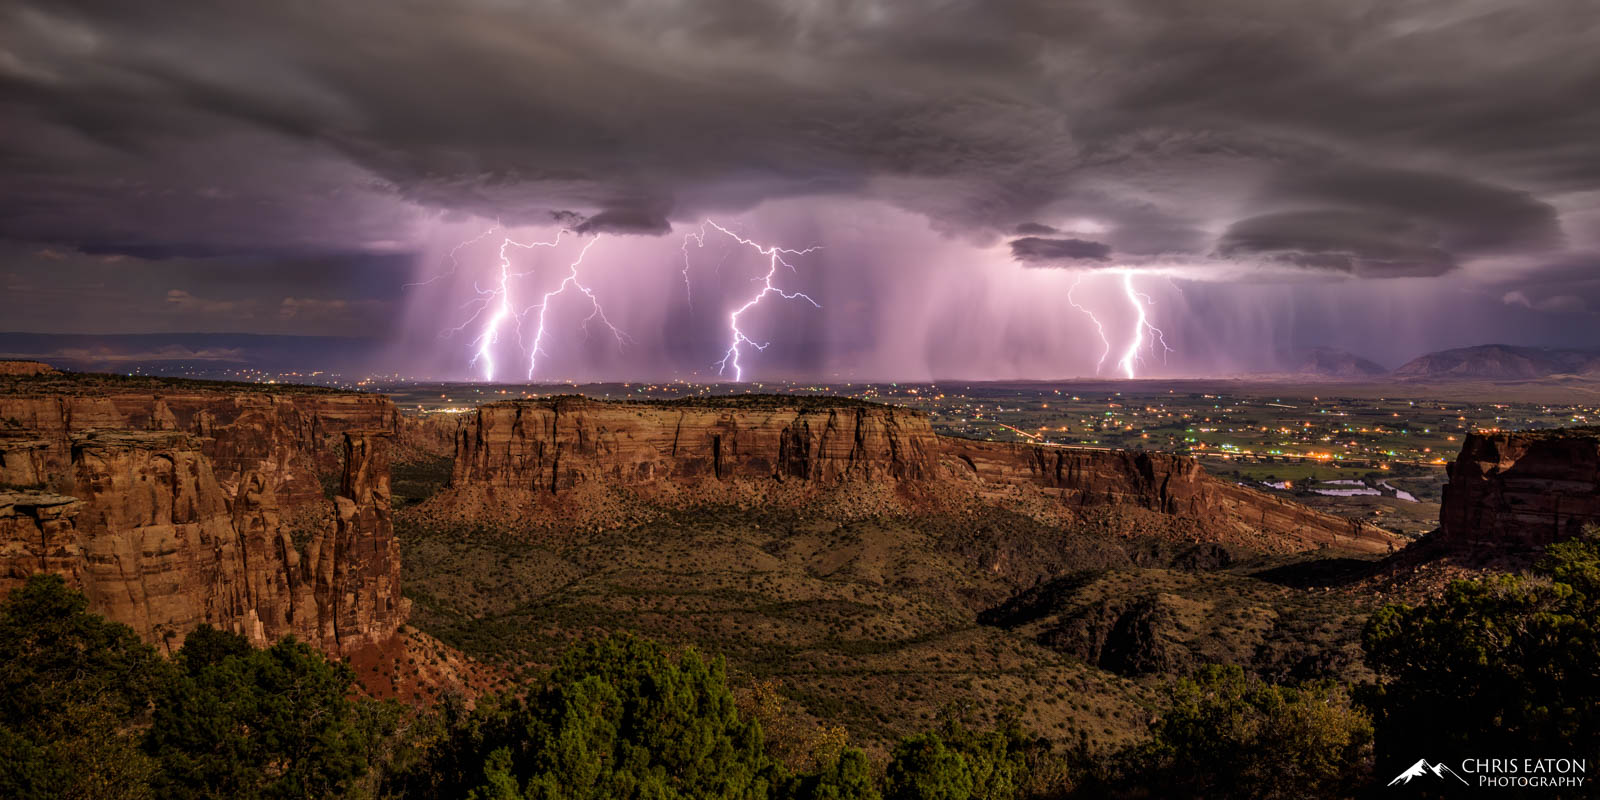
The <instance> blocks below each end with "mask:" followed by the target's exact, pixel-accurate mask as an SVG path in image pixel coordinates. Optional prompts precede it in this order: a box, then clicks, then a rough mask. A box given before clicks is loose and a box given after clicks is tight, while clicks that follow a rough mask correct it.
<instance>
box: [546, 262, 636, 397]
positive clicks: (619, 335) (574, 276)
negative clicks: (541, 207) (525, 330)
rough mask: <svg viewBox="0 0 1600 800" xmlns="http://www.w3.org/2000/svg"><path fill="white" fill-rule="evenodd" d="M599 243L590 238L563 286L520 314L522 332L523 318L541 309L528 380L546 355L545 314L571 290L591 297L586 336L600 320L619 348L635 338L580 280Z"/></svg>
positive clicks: (585, 325)
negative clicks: (591, 251) (585, 262)
mask: <svg viewBox="0 0 1600 800" xmlns="http://www.w3.org/2000/svg"><path fill="white" fill-rule="evenodd" d="M558 238H559V237H558ZM599 241H600V236H599V234H596V235H595V237H594V238H593V239H590V240H589V241H588V243H587V244H585V245H584V246H583V249H582V250H580V251H578V257H577V258H576V259H574V260H573V262H572V264H571V266H570V267H569V268H568V272H567V277H566V278H564V279H562V281H561V283H560V284H558V285H557V286H556V288H554V289H552V290H550V291H548V292H545V294H544V297H543V298H542V299H540V300H539V302H538V303H537V304H535V305H532V306H529V307H528V308H526V309H524V310H523V312H522V314H519V315H518V317H517V319H518V328H519V330H520V328H521V319H522V317H524V316H527V314H528V312H529V311H532V310H534V309H535V308H537V309H539V328H538V330H536V331H535V332H534V334H533V345H532V347H530V348H529V349H528V380H533V370H534V368H535V367H537V366H538V365H539V354H540V353H542V352H544V332H545V325H544V318H545V314H546V313H547V312H549V310H550V302H551V301H552V300H554V299H555V298H556V297H558V296H560V295H561V294H563V293H565V292H566V291H567V289H569V288H571V289H577V290H578V291H579V292H582V293H583V296H584V297H587V298H589V305H590V306H591V308H590V311H589V316H587V317H584V318H583V331H584V334H585V335H587V334H588V332H589V323H590V322H593V321H594V320H596V319H598V320H600V323H601V324H603V325H605V326H606V327H607V328H609V329H610V330H611V335H612V336H614V337H616V340H617V346H618V347H621V346H623V345H624V344H627V343H628V342H630V341H632V339H630V338H629V337H628V334H626V333H623V332H622V331H621V330H620V329H619V328H617V326H615V325H612V324H611V320H609V319H606V312H605V309H603V308H601V307H600V299H599V298H597V297H595V295H594V292H593V291H592V290H590V289H589V287H587V286H584V285H583V284H582V283H581V282H580V281H579V278H578V267H580V266H582V265H583V257H584V256H586V255H588V254H589V248H591V247H594V246H595V243H596V242H599Z"/></svg>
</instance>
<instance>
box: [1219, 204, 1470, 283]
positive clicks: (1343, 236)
mask: <svg viewBox="0 0 1600 800" xmlns="http://www.w3.org/2000/svg"><path fill="white" fill-rule="evenodd" d="M1438 238H1439V236H1438V232H1437V231H1435V230H1432V229H1430V228H1428V227H1426V226H1422V225H1418V224H1416V223H1413V222H1410V221H1407V220H1405V219H1403V218H1397V217H1393V216H1386V215H1383V214H1378V213H1373V212H1368V211H1327V210H1323V211H1287V212H1283V213H1278V214H1264V215H1262V216H1259V217H1251V218H1250V219H1246V220H1241V221H1239V222H1236V223H1234V224H1233V225H1232V226H1231V227H1229V228H1228V231H1227V233H1225V234H1224V235H1223V237H1222V240H1221V242H1220V243H1219V244H1218V248H1217V250H1218V252H1219V253H1220V254H1221V255H1222V256H1223V257H1225V258H1252V257H1261V258H1265V259H1267V260H1271V261H1277V262H1280V263H1283V264H1287V265H1290V266H1295V267H1304V268H1306V269H1312V270H1331V271H1335V272H1343V273H1348V274H1351V275H1358V276H1363V277H1376V278H1399V277H1417V276H1431V275H1442V274H1444V273H1446V272H1449V271H1450V270H1451V269H1454V268H1455V266H1456V264H1455V260H1454V259H1453V258H1452V257H1451V255H1450V254H1449V253H1447V252H1445V251H1443V250H1440V249H1439V248H1438V247H1436V246H1435V243H1436V242H1437V241H1438Z"/></svg>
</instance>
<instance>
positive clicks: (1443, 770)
mask: <svg viewBox="0 0 1600 800" xmlns="http://www.w3.org/2000/svg"><path fill="white" fill-rule="evenodd" d="M1424 775H1432V776H1433V777H1435V778H1438V779H1439V780H1444V776H1446V775H1449V776H1450V777H1452V778H1455V779H1456V780H1458V781H1461V785H1463V786H1471V785H1472V784H1470V783H1467V779H1466V778H1463V777H1461V776H1460V775H1459V774H1457V773H1456V771H1455V770H1453V769H1451V768H1449V767H1447V766H1445V765H1444V764H1429V763H1428V759H1426V758H1419V759H1417V763H1415V764H1412V765H1411V766H1409V767H1407V768H1406V771H1405V772H1402V773H1400V774H1399V775H1396V776H1394V780H1392V781H1389V785H1390V786H1393V785H1395V784H1397V783H1400V784H1405V783H1410V782H1411V779H1412V778H1420V777H1422V776H1424Z"/></svg>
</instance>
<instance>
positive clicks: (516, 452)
mask: <svg viewBox="0 0 1600 800" xmlns="http://www.w3.org/2000/svg"><path fill="white" fill-rule="evenodd" d="M934 439H935V436H934V434H933V431H932V429H931V428H929V427H928V426H927V424H926V420H921V419H918V418H914V417H911V416H909V415H907V414H905V413H904V412H901V411H898V410H896V409H892V408H887V407H882V408H875V407H867V406H861V407H842V408H807V409H801V408H798V407H789V408H784V407H776V408H760V409H748V410H746V409H732V408H721V407H716V406H684V407H673V406H666V405H629V404H623V403H598V402H593V401H588V400H582V399H576V398H562V399H559V400H555V401H547V402H540V401H512V402H506V403H491V404H488V405H485V406H481V407H479V408H478V409H477V410H476V411H474V412H472V413H471V414H470V415H468V418H467V419H466V420H465V424H463V425H462V426H461V428H460V430H459V431H458V433H457V441H456V461H455V470H454V476H453V482H454V483H455V484H457V485H474V484H476V485H484V486H489V487H502V488H513V489H529V490H534V491H542V492H549V493H556V492H560V491H561V490H563V489H570V488H573V487H575V486H577V485H579V484H582V483H588V482H597V481H605V482H609V483H611V484H613V485H636V484H650V483H656V482H661V481H673V480H691V481H692V480H697V479H701V478H712V479H716V480H730V479H734V478H760V479H768V478H771V479H776V480H786V479H795V480H802V481H817V482H824V483H829V482H839V481H842V480H845V479H850V478H859V479H862V480H873V479H884V480H916V479H922V478H930V477H933V475H934V462H933V458H932V453H933V451H935V450H936V449H937V444H936V442H935V441H934Z"/></svg>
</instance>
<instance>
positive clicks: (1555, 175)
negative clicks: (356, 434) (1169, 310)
mask: <svg viewBox="0 0 1600 800" xmlns="http://www.w3.org/2000/svg"><path fill="white" fill-rule="evenodd" d="M1597 39H1600V5H1597V4H1596V3H1594V2H1593V0H1548V1H1547V2H1541V3H1537V4H1527V3H1516V2H1513V1H1512V0H1406V2H1394V3H1381V2H1370V1H1369V0H1357V2H1350V0H1298V1H1297V2H1294V3H1284V2H1273V1H1272V0H1211V2H1206V3H1200V4H1184V3H1173V2H1170V0H1065V2H1062V1H1060V0H996V1H994V2H977V0H956V2H950V3H944V4H941V5H940V7H939V11H938V13H928V11H927V9H926V8H925V7H924V6H923V5H921V4H916V3H911V2H906V1H905V0H870V1H869V2H866V3H838V2H832V1H831V0H824V2H814V3H803V4H795V3H792V2H788V1H787V0H709V1H708V2H698V3H691V4H678V3H641V2H621V1H620V0H582V1H581V2H580V0H542V1H541V2H536V3H531V4H516V3H500V2H489V1H488V0H466V2H460V3H435V2H420V3H401V4H395V3H382V2H378V0H350V1H349V2H342V3H337V4H298V3H287V4H285V3H259V2H246V1H245V0H218V1H217V2H212V3H205V4H188V5H184V6H182V7H176V6H163V7H162V8H160V9H152V8H149V7H147V6H143V5H138V4H128V3H117V2H111V0H49V1H48V2H46V0H0V185H4V186H5V191H4V192H0V240H10V241H11V242H12V243H13V244H7V243H6V242H0V245H5V246H7V247H15V249H16V250H18V251H19V252H24V251H25V252H35V251H38V250H39V249H41V248H46V247H48V248H50V249H51V250H52V251H61V252H69V253H72V252H75V253H78V254H80V255H81V254H82V253H90V254H96V255H97V256H118V255H128V256H136V257H137V258H130V259H129V261H130V262H134V261H137V262H138V264H137V266H138V267H139V268H140V269H152V266H151V265H152V264H156V263H160V262H175V263H176V262H182V263H185V264H187V263H188V262H190V261H195V260H206V259H210V260H215V261H218V262H226V263H227V264H239V263H243V262H246V261H248V262H249V263H251V264H257V265H262V266H260V267H259V271H261V272H263V273H269V274H268V275H267V276H265V277H251V278H249V279H248V280H250V281H253V282H252V283H251V284H250V286H249V287H248V292H249V293H252V294H254V295H255V297H256V299H258V300H259V301H260V302H259V304H257V305H255V306H251V308H253V309H254V310H255V313H254V315H253V317H252V318H253V319H255V320H258V321H261V324H267V323H268V322H271V323H272V324H286V323H285V320H284V313H285V312H284V311H283V306H282V305H281V301H282V300H283V299H284V298H291V299H294V301H295V302H294V303H292V304H291V306H290V308H291V309H292V311H293V313H292V314H291V315H289V316H290V320H302V319H304V318H306V317H309V316H312V315H314V314H315V313H317V312H325V313H324V314H323V315H324V316H325V317H327V318H328V320H329V322H328V324H329V325H330V326H333V325H335V324H336V322H337V320H338V317H339V314H338V312H342V311H350V310H351V309H354V310H357V311H358V310H360V309H361V308H364V306H359V305H357V306H350V307H348V308H346V309H341V308H339V307H338V306H336V305H332V303H335V302H336V301H338V300H339V299H345V300H350V301H359V300H362V299H372V298H370V297H369V296H368V294H369V293H370V291H371V290H370V287H371V286H375V285H398V281H395V280H393V277H392V276H386V275H379V274H377V271H376V270H369V269H368V268H366V267H352V266H350V265H351V264H352V263H355V262H356V259H355V255H356V254H366V255H373V254H376V255H383V256H402V257H410V256H414V255H415V254H417V253H419V252H424V251H428V247H430V246H432V245H433V244H436V243H434V242H431V241H423V240H424V239H426V237H427V235H428V232H429V231H435V232H436V229H435V228H430V226H433V225H435V224H436V223H440V222H441V221H442V222H459V221H464V220H477V219H478V218H481V219H482V220H494V221H498V222H499V223H500V224H502V225H504V226H507V227H511V226H517V225H523V224H529V225H541V226H548V225H551V224H552V223H554V224H557V225H561V226H564V227H570V228H573V229H575V230H582V231H586V232H608V233H629V234H641V235H646V236H648V235H655V234H663V233H666V232H668V231H670V230H672V229H673V227H674V226H675V225H676V226H677V227H679V228H682V227H683V226H684V224H685V223H689V222H691V221H696V220H698V219H700V218H702V217H704V216H707V215H723V214H738V213H744V212H750V213H753V214H759V213H761V212H760V210H761V209H763V208H772V207H782V208H791V207H793V208H799V209H802V211H803V210H805V209H807V208H809V209H811V210H813V211H815V210H816V209H826V208H828V207H830V206H831V205H833V204H839V203H845V202H850V203H854V202H861V203H862V207H867V206H871V207H875V208H876V207H889V209H890V210H889V212H886V214H887V215H888V216H890V217H892V218H893V219H896V220H902V218H903V217H905V215H903V214H902V213H901V212H905V211H909V212H912V213H913V214H915V215H920V217H921V218H922V219H916V218H910V217H906V218H908V219H912V222H914V223H915V226H916V227H917V229H918V231H919V232H926V226H925V225H924V224H923V222H924V219H925V220H926V222H927V223H928V224H929V225H931V226H932V227H933V229H934V230H935V231H937V232H938V233H939V234H944V235H947V236H948V241H949V242H950V243H951V244H952V246H953V247H965V246H969V245H972V244H974V243H976V244H977V245H979V246H983V247H987V246H990V245H992V244H993V243H995V242H997V241H1006V240H1011V239H1013V238H1014V237H1016V238H1015V241H1014V242H1012V251H1013V254H1014V255H1015V256H1016V257H1017V259H1018V260H1019V261H1021V262H1022V263H1024V264H1027V265H1031V266H1040V265H1048V264H1052V263H1070V262H1072V261H1079V262H1085V263H1090V262H1092V263H1099V262H1100V261H1102V260H1106V261H1108V260H1110V259H1111V258H1112V256H1113V254H1114V256H1115V258H1116V263H1118V264H1128V265H1130V266H1139V265H1143V264H1149V265H1162V266H1165V265H1177V266H1185V267H1189V268H1191V269H1193V270H1194V273H1200V272H1204V271H1205V270H1212V272H1210V273H1208V274H1209V275H1210V276H1212V277H1218V276H1226V277H1228V278H1230V279H1231V278H1232V277H1233V276H1235V275H1237V274H1240V273H1241V272H1243V271H1245V270H1249V269H1251V268H1253V267H1254V266H1256V265H1260V264H1269V265H1282V266H1288V267H1292V268H1294V269H1295V270H1301V271H1305V272H1310V273H1313V274H1322V273H1326V274H1333V275H1341V276H1353V277H1357V278H1381V277H1397V276H1407V277H1418V276H1441V275H1443V276H1448V278H1447V279H1448V280H1462V281H1467V280H1472V281H1478V282H1479V284H1481V285H1476V286H1475V288H1479V289H1481V288H1484V286H1487V287H1488V289H1489V290H1491V291H1486V292H1480V293H1479V294H1477V295H1476V296H1477V297H1479V298H1480V299H1483V301H1484V302H1489V303H1491V305H1496V306H1499V305H1501V300H1502V299H1504V302H1505V303H1511V304H1514V305H1516V306H1517V313H1521V311H1522V310H1523V308H1524V306H1525V307H1526V309H1528V310H1531V311H1544V312H1549V313H1552V314H1553V313H1555V312H1558V311H1563V310H1572V309H1575V308H1577V307H1578V306H1577V303H1578V302H1582V303H1583V304H1584V307H1586V308H1600V294H1596V293H1595V292H1593V291H1591V290H1590V288H1589V286H1590V284H1589V283H1588V282H1587V281H1586V280H1583V279H1581V278H1578V277H1573V276H1567V277H1564V278H1560V279H1559V280H1558V279H1555V278H1547V277H1545V276H1546V275H1547V274H1548V273H1552V271H1558V270H1554V268H1551V269H1548V270H1547V269H1544V268H1541V269H1539V270H1534V269H1532V268H1531V267H1528V265H1540V264H1545V265H1558V264H1561V263H1565V262H1566V261H1567V260H1570V259H1571V258H1575V257H1577V256H1575V255H1574V254H1573V253H1568V252H1566V251H1567V250H1569V249H1570V250H1572V251H1576V252H1577V253H1578V254H1581V253H1585V252H1588V251H1590V250H1593V249H1594V248H1595V247H1596V246H1597V243H1600V222H1597V217H1596V215H1595V213H1594V212H1593V210H1592V206H1593V201H1592V198H1593V197H1595V196H1596V193H1597V192H1600V148H1597V147H1595V146H1594V142H1596V141H1600V104H1596V103H1594V102H1593V100H1592V98H1594V97H1596V96H1600V48H1597V47H1595V46H1594V42H1595V41H1596V40H1597ZM788 203H795V204H797V205H795V206H789V205H786V204H788ZM806 203H811V204H812V205H810V206H806V205H805V204H806ZM850 207H852V208H855V207H856V206H850ZM795 216H797V217H798V216H800V215H799V214H796V215H795ZM813 216H814V217H817V216H820V213H818V214H814V215H813ZM1041 221H1043V222H1041ZM1046 223H1048V224H1046ZM809 224H812V222H810V221H807V220H801V219H796V220H794V221H793V226H794V228H793V232H795V233H796V234H804V237H803V240H804V241H808V242H809V241H818V242H821V243H823V244H824V245H825V246H827V247H829V248H830V249H829V250H828V251H827V252H828V253H829V254H830V255H828V256H825V257H821V258H819V259H817V263H816V264H815V265H814V266H813V269H814V270H815V273H814V276H815V279H816V280H817V281H818V282H819V283H828V282H830V281H831V282H833V283H835V284H839V285H849V286H854V285H857V283H856V281H855V280H854V279H855V278H857V277H858V273H860V272H861V271H862V270H863V269H864V268H863V266H862V265H863V264H867V263H873V264H885V265H886V266H884V267H883V268H884V269H891V268H892V270H895V271H897V272H898V273H909V272H911V271H913V270H919V269H926V267H925V266H924V265H925V264H926V263H928V262H929V261H931V260H933V259H931V258H930V257H929V256H930V255H931V254H930V253H927V252H924V253H920V254H918V255H917V256H916V257H912V256H909V255H904V254H903V253H902V251H901V250H900V249H899V247H898V244H899V243H902V242H904V241H906V237H905V236H901V235H899V234H901V233H904V232H905V231H904V230H895V231H887V232H884V233H883V234H882V235H881V236H879V237H878V238H877V239H876V241H878V242H880V244H879V246H880V247H881V248H882V252H881V253H876V254H873V253H861V254H858V256H857V257H855V258H850V259H845V258H833V257H832V256H831V254H832V253H835V252H838V251H837V250H834V249H832V248H833V244H834V240H835V239H836V238H837V237H836V236H831V235H830V232H829V231H812V230H808V229H807V228H806V226H807V225H809ZM897 224H901V226H902V229H904V228H909V227H912V224H911V223H907V222H904V221H903V220H902V221H901V222H900V223H897ZM1585 226H1588V227H1587V228H1586V227H1585ZM464 227H465V226H464ZM838 227H839V226H837V225H836V226H835V228H836V230H837V228H838ZM785 232H786V233H788V232H790V231H785ZM813 234H815V235H813ZM635 244H637V242H635ZM1019 245H1020V247H1019ZM319 257H321V258H323V259H324V262H322V264H321V266H319V267H318V268H317V269H315V270H311V269H302V268H299V267H294V266H289V265H292V264H304V263H307V262H308V261H310V260H313V259H316V258H319ZM603 257H604V256H603ZM963 257H964V258H969V257H970V254H969V253H966V252H965V251H963ZM896 259H903V263H901V262H900V261H897V260H896ZM1219 262H1220V263H1219ZM18 263H19V264H21V262H18ZM1504 264H1511V265H1514V266H1516V267H1519V269H1515V270H1513V269H1510V268H1508V267H1505V266H1503V265H1504ZM118 266H119V268H126V267H129V266H130V265H128V264H122V265H118ZM428 266H429V267H430V268H431V267H433V266H436V265H428ZM6 269H7V270H8V272H13V273H19V274H20V273H26V274H25V275H24V276H23V277H24V278H26V279H27V282H28V283H29V285H30V286H33V287H34V288H33V289H30V291H33V292H35V293H36V295H35V296H39V297H44V296H56V295H60V296H67V294H68V293H67V292H66V291H65V290H64V289H62V288H61V287H52V286H48V285H44V284H46V283H48V281H47V280H45V279H46V278H48V277H49V276H50V275H51V274H52V273H49V272H48V271H47V270H45V269H43V268H42V267H39V266H37V265H35V264H33V262H29V263H27V264H21V265H20V266H17V265H7V267H6ZM81 270H82V271H84V272H88V271H90V267H89V266H83V267H81ZM218 272H219V274H221V273H226V274H227V275H229V276H230V277H231V278H234V279H238V280H245V278H241V277H240V276H241V275H242V274H243V272H242V271H233V270H220V271H218ZM345 272H349V273H350V274H352V275H357V276H358V277H359V280H358V279H357V278H355V277H350V278H341V277H339V276H340V275H341V274H342V273H345ZM846 272H848V273H851V274H849V275H841V274H839V273H846ZM1194 273H1190V274H1194ZM157 274H158V277H152V278H149V279H148V281H147V283H148V284H149V286H150V287H152V288H150V289H149V290H148V292H149V294H148V296H142V299H141V301H140V302H141V304H142V305H141V308H144V309H147V310H148V313H145V312H141V313H142V314H144V316H141V317H140V319H141V320H142V321H147V320H148V319H153V318H154V317H155V315H156V314H157V313H158V312H166V313H179V312H181V313H182V314H184V315H186V316H184V317H182V319H183V320H184V322H183V323H182V324H183V325H184V326H189V327H192V326H193V325H198V324H200V323H198V322H191V320H194V319H204V317H203V316H201V315H202V314H203V313H204V311H205V308H206V306H205V302H206V301H216V302H240V303H244V302H247V301H249V300H250V299H251V298H249V297H244V296H243V295H244V294H246V291H245V290H244V289H238V290H234V289H227V290H226V291H223V290H219V289H218V287H217V286H215V285H212V284H211V283H210V282H211V281H213V280H214V279H213V278H210V277H207V274H208V273H207V271H206V270H204V269H195V270H190V271H186V272H185V273H184V274H185V276H186V277H188V278H189V279H191V280H192V281H193V282H192V283H177V282H171V281H168V280H166V278H167V274H168V273H167V272H165V271H163V272H159V273H157ZM1271 274H1272V276H1274V277H1276V275H1277V271H1273V272H1272V273H1271ZM96 275H98V273H96ZM809 277H811V276H808V278H809ZM1034 277H1039V276H1038V275H1037V274H1035V275H1034ZM96 279H97V280H98V279H99V278H98V277H97V278H96ZM63 280H65V279H64V278H63ZM126 280H127V281H130V282H131V281H132V280H133V279H132V278H127V279H126ZM330 281H332V282H335V283H338V282H339V281H346V283H343V284H340V285H334V286H330V285H329V282H330ZM118 285H119V286H120V285H122V284H118ZM910 285H915V284H914V283H913V282H909V281H892V280H885V281H884V286H886V287H894V288H893V291H902V290H904V287H906V286H910ZM169 288H175V289H176V290H178V291H183V292H187V293H188V295H187V296H186V297H184V298H180V299H181V302H168V298H167V296H166V295H165V294H163V292H165V291H166V290H167V289H169ZM224 288H226V287H224ZM230 291H232V292H234V293H233V294H229V293H228V292H230ZM890 291H891V289H888V288H886V289H884V290H883V294H882V296H874V297H871V298H866V300H869V301H871V303H869V305H871V306H872V307H874V308H889V307H890V306H892V305H893V303H894V298H892V297H890V296H889V292H890ZM1374 291H1378V290H1377V289H1375V290H1374ZM897 296H898V295H897ZM307 298H310V299H311V300H314V301H317V302H316V303H309V304H308V303H303V302H301V301H303V300H305V299H307ZM1567 298H1576V300H1572V299H1567ZM387 300H389V301H392V300H393V298H387ZM1312 300H1315V301H1317V302H1321V301H1323V298H1322V297H1321V296H1320V295H1319V296H1317V297H1314V298H1312ZM117 301H118V298H117V297H115V296H112V295H111V294H108V296H107V298H102V299H101V300H100V301H98V302H101V303H102V305H100V306H97V308H101V309H104V308H108V307H113V306H112V305H111V304H114V303H115V302H117ZM907 302H911V301H907ZM214 308H215V307H214ZM41 314H42V312H41ZM96 316H97V317H99V316H105V314H103V313H102V314H97V315H96ZM1301 317H1302V318H1305V317H1306V315H1305V314H1302V315H1301ZM46 321H48V320H46ZM141 324H145V322H141ZM171 324H172V325H179V324H180V323H178V322H173V323H171ZM339 324H343V323H339ZM891 328H892V326H889V325H885V326H884V329H885V330H889V329H891ZM330 330H342V328H337V329H336V328H333V327H330Z"/></svg>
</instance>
